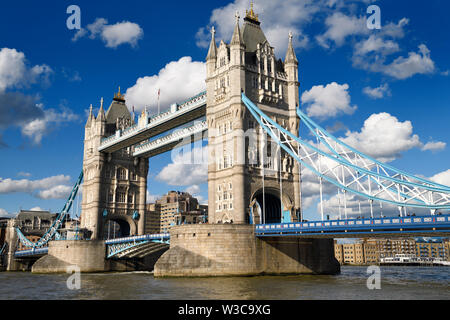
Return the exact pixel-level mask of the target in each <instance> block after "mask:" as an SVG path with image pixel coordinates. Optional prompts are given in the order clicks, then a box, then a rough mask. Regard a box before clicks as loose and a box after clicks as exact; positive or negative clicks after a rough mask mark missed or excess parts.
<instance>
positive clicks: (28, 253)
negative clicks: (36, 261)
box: [14, 247, 48, 258]
mask: <svg viewBox="0 0 450 320" xmlns="http://www.w3.org/2000/svg"><path fill="white" fill-rule="evenodd" d="M45 254H48V247H47V248H33V249H30V250H20V251H16V252H14V257H16V258H20V257H29V256H37V255H45Z"/></svg>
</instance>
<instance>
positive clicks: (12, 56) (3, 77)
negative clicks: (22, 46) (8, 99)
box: [0, 48, 53, 93]
mask: <svg viewBox="0 0 450 320" xmlns="http://www.w3.org/2000/svg"><path fill="white" fill-rule="evenodd" d="M51 73H53V71H52V69H51V68H50V67H49V66H47V65H45V64H43V65H35V66H33V67H29V66H28V63H27V60H26V58H25V54H24V53H23V52H20V51H17V50H16V49H10V48H2V49H1V50H0V93H2V92H4V91H5V90H6V89H10V88H23V87H26V86H28V85H30V84H32V83H36V82H38V81H42V82H44V83H45V82H48V77H49V75H50V74H51Z"/></svg>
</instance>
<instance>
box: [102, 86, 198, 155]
mask: <svg viewBox="0 0 450 320" xmlns="http://www.w3.org/2000/svg"><path fill="white" fill-rule="evenodd" d="M205 115H206V91H204V92H201V93H200V94H198V95H196V96H194V97H192V98H190V99H188V100H187V101H185V102H183V103H182V104H179V105H178V104H174V105H172V106H171V107H170V109H169V111H167V112H164V113H160V114H158V115H156V116H154V117H151V118H149V119H148V120H147V121H146V123H145V124H144V125H142V124H141V123H140V122H139V121H138V123H137V124H135V125H133V126H131V127H129V128H126V129H125V130H123V131H121V130H118V131H116V134H115V135H113V136H110V137H107V138H104V139H103V140H102V141H101V143H100V146H99V148H98V151H100V152H107V153H112V152H115V151H118V150H120V149H124V148H127V147H130V146H132V145H136V144H138V143H140V142H142V141H144V140H147V139H150V138H152V137H155V136H158V135H160V134H162V133H164V132H167V131H169V130H172V129H175V128H177V127H179V126H182V125H185V124H187V123H189V122H191V121H194V120H196V119H199V118H201V117H204V116H205Z"/></svg>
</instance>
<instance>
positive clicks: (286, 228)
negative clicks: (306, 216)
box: [255, 215, 450, 238]
mask: <svg viewBox="0 0 450 320" xmlns="http://www.w3.org/2000/svg"><path fill="white" fill-rule="evenodd" d="M449 232H450V215H445V216H438V215H436V216H409V217H383V218H368V219H347V220H326V221H308V222H292V223H275V224H265V225H257V226H256V229H255V234H256V236H258V237H264V236H271V237H272V236H298V237H300V236H305V237H312V236H317V237H344V238H349V237H351V236H356V237H362V236H386V235H387V234H395V235H398V236H402V235H405V236H412V235H419V234H426V235H439V234H444V235H445V234H448V233H449Z"/></svg>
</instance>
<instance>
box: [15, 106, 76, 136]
mask: <svg viewBox="0 0 450 320" xmlns="http://www.w3.org/2000/svg"><path fill="white" fill-rule="evenodd" d="M38 107H39V108H41V109H42V110H43V107H42V105H38ZM43 114H44V116H43V117H42V118H37V119H34V120H32V121H29V122H26V123H23V124H22V125H21V127H22V128H21V132H22V134H23V135H24V136H26V137H28V138H30V139H31V140H32V141H33V143H35V144H40V143H41V141H42V137H43V136H44V135H46V134H48V133H49V132H51V131H52V130H53V129H54V128H55V127H57V126H59V125H62V124H64V123H67V122H72V121H76V120H78V119H79V117H78V115H76V114H75V113H73V112H72V110H70V109H69V108H65V107H63V108H62V110H61V111H57V110H54V109H47V110H43Z"/></svg>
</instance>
